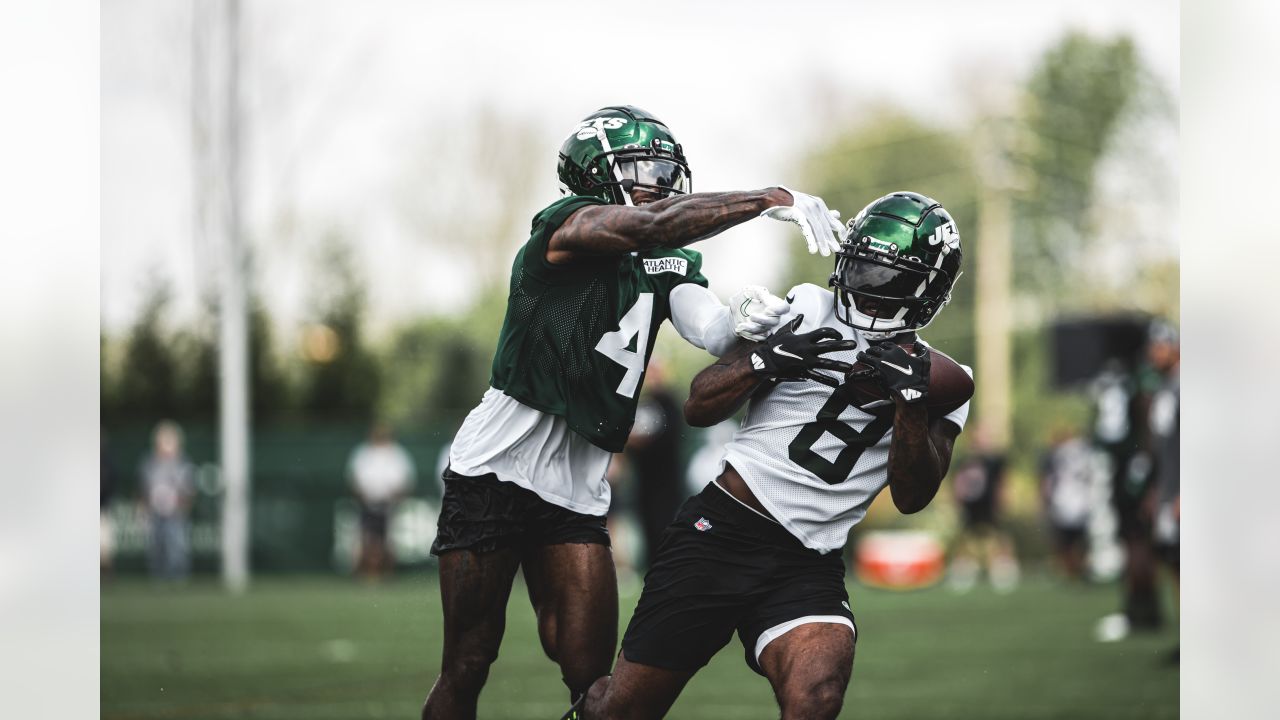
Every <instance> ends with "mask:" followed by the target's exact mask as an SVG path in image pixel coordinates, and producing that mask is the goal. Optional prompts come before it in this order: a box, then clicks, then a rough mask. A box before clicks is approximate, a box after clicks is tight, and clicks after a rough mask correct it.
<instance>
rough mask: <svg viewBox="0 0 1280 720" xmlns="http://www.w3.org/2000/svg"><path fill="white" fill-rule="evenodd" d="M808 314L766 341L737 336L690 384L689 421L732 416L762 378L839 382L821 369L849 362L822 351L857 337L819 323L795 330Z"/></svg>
mask: <svg viewBox="0 0 1280 720" xmlns="http://www.w3.org/2000/svg"><path fill="white" fill-rule="evenodd" d="M802 322H804V315H797V316H796V317H795V318H794V319H793V320H792V321H791V322H789V323H787V324H786V325H783V326H782V327H781V328H779V329H778V330H777V331H776V332H774V333H773V334H771V335H769V336H768V337H767V338H765V340H764V342H759V343H756V342H745V341H742V342H739V343H738V344H737V345H736V346H734V347H733V348H732V349H730V350H729V351H728V352H727V353H725V355H724V356H723V357H721V358H720V360H719V361H718V362H717V363H716V364H714V365H711V366H710V367H707V368H704V369H703V370H702V372H700V373H698V374H697V375H696V376H695V377H694V378H693V383H692V384H691V385H690V386H689V399H688V401H686V402H685V405H684V418H685V421H686V422H688V423H689V424H690V425H693V426H694V427H709V426H711V425H714V424H716V423H718V422H720V421H722V420H726V419H728V418H729V417H730V416H732V415H733V414H734V413H735V412H737V411H738V408H741V407H742V403H744V402H746V400H747V398H748V397H750V396H751V394H752V393H753V392H755V391H756V390H757V389H758V388H759V387H760V386H761V384H762V383H769V384H775V383H779V382H794V381H804V380H814V381H817V382H820V383H823V384H826V385H830V386H832V387H835V386H837V385H838V384H839V381H838V380H836V379H835V378H834V377H832V376H831V375H828V374H824V373H823V372H820V371H822V370H831V371H834V372H837V373H841V374H848V373H849V371H850V370H852V369H853V368H852V366H851V365H849V363H846V362H841V361H839V360H833V359H831V358H827V357H823V356H824V355H826V354H827V353H831V352H837V351H842V350H852V349H854V348H856V347H857V346H858V343H857V341H856V340H846V339H843V338H841V337H840V333H839V332H838V331H836V330H833V329H832V328H818V329H817V330H811V331H809V332H807V333H800V334H796V329H797V328H799V327H800V323H802Z"/></svg>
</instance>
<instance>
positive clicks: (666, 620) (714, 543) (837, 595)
mask: <svg viewBox="0 0 1280 720" xmlns="http://www.w3.org/2000/svg"><path fill="white" fill-rule="evenodd" d="M806 622H838V623H842V624H843V623H847V624H848V625H849V626H850V628H853V629H854V637H855V638H856V637H857V630H856V626H855V625H854V620H853V613H852V612H851V611H850V609H849V595H848V593H847V592H846V591H845V585H844V562H843V561H842V559H841V557H840V553H838V552H832V553H828V554H826V555H822V554H819V553H818V552H817V551H816V550H810V549H809V548H806V547H805V546H804V545H802V544H801V543H800V541H799V540H797V539H796V538H795V536H793V535H792V534H791V533H789V532H787V531H786V529H784V528H783V527H782V526H781V525H779V524H778V523H776V522H774V521H772V520H770V519H768V518H766V517H764V516H763V515H760V514H759V513H757V512H755V511H754V510H752V509H750V508H748V507H747V506H745V505H743V504H742V503H740V502H739V501H738V500H736V499H734V498H733V497H731V496H730V495H729V494H728V493H727V492H726V491H724V490H723V489H722V488H720V487H719V486H717V485H716V484H715V483H710V484H708V485H707V487H706V488H705V489H704V490H703V491H702V492H701V493H700V494H698V495H695V496H693V497H691V498H689V499H688V500H687V501H686V502H685V504H684V506H683V507H681V508H680V512H679V513H678V514H677V515H676V519H675V521H674V522H673V523H672V524H671V525H670V526H668V527H667V530H666V532H665V533H663V535H662V542H661V543H660V544H659V545H658V553H657V556H656V557H655V558H654V561H653V564H652V566H651V567H650V569H649V572H648V574H647V575H645V578H644V592H643V593H642V594H641V595H640V602H639V604H637V606H636V612H635V614H634V615H632V617H631V623H630V624H629V625H627V632H626V634H625V635H624V636H623V638H622V654H623V656H624V657H625V658H626V659H627V660H628V661H630V662H635V663H641V664H644V665H652V666H654V667H660V668H666V669H669V670H697V669H699V668H701V667H702V666H703V665H706V664H707V662H709V661H710V660H711V657H712V656H713V655H715V654H716V652H718V651H719V650H720V649H721V648H723V647H724V646H725V645H726V644H728V642H729V639H730V637H731V636H732V635H733V632H734V631H735V630H736V631H737V633H738V639H739V640H741V641H742V648H743V651H744V652H745V653H746V660H747V665H749V666H750V667H751V669H752V670H754V671H756V672H757V673H760V674H761V675H763V674H764V673H763V672H762V671H761V669H760V665H759V659H760V651H762V650H763V649H764V647H765V646H766V645H767V644H768V643H769V642H771V641H773V640H774V639H776V638H778V637H780V636H781V635H782V634H784V633H785V632H787V631H788V630H790V629H792V628H793V627H795V626H798V625H801V624H804V623H806Z"/></svg>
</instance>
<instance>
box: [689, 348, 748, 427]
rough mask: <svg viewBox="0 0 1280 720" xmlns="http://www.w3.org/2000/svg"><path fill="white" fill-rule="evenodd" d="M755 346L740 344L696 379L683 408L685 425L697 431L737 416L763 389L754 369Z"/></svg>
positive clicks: (690, 386) (691, 385) (690, 387)
mask: <svg viewBox="0 0 1280 720" xmlns="http://www.w3.org/2000/svg"><path fill="white" fill-rule="evenodd" d="M754 345H755V343H748V342H745V341H744V342H741V343H740V344H739V345H737V346H735V347H734V349H733V350H731V351H730V352H729V353H727V354H726V355H725V357H723V358H721V359H720V361H719V362H717V363H716V364H714V365H711V366H709V367H707V368H704V369H703V370H702V372H700V373H698V374H697V375H696V376H695V377H694V378H693V382H692V383H691V384H690V385H689V399H688V400H687V401H686V402H685V404H684V419H685V422H687V423H689V424H690V425H692V426H694V427H710V426H712V425H715V424H716V423H718V422H721V421H723V420H727V419H729V418H730V417H732V416H733V414H734V413H736V412H738V409H739V408H741V407H742V404H743V403H745V402H746V401H747V398H749V397H751V394H752V393H753V392H755V391H756V389H757V388H759V387H760V382H761V381H760V377H759V376H758V375H756V373H755V371H754V369H753V368H752V367H751V359H750V351H751V348H752V347H753V346H754Z"/></svg>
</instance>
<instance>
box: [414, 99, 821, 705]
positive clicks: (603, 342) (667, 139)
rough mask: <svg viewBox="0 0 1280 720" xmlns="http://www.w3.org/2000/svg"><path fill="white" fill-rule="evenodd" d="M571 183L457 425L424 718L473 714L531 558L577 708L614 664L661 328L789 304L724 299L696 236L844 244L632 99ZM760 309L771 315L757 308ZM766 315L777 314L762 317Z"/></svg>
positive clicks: (542, 628) (532, 587)
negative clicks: (621, 568) (617, 477)
mask: <svg viewBox="0 0 1280 720" xmlns="http://www.w3.org/2000/svg"><path fill="white" fill-rule="evenodd" d="M558 175H559V178H560V181H561V183H562V184H563V191H564V194H565V197H563V198H561V199H560V200H557V201H556V202H554V203H552V204H551V205H550V206H548V207H547V208H546V209H544V210H542V211H541V212H539V213H538V214H537V215H536V216H535V217H534V219H533V223H532V229H531V233H530V236H529V240H528V241H527V242H526V243H525V245H524V246H523V247H522V248H521V250H520V251H519V252H518V253H517V254H516V257H515V260H514V262H513V263H512V266H511V282H510V286H509V288H510V290H509V296H508V302H507V312H506V318H505V320H504V323H503V327H502V331H501V334H500V336H499V339H498V348H497V351H496V353H495V355H494V360H493V374H492V377H491V383H490V384H491V387H490V389H489V390H488V391H486V392H485V394H484V397H483V399H482V400H481V403H480V405H479V406H477V407H476V408H475V409H474V410H472V411H471V413H470V414H468V415H467V418H466V420H464V421H463V424H462V427H461V429H460V430H459V431H458V434H457V435H456V436H455V438H454V441H453V445H452V447H451V450H450V454H449V468H448V469H446V470H445V473H444V480H445V492H444V497H443V499H442V502H441V512H440V520H439V525H438V529H437V533H436V540H435V543H434V544H433V546H432V552H433V553H434V554H436V555H437V556H438V557H439V560H440V594H441V599H442V606H443V611H444V647H443V652H442V654H443V657H442V661H441V672H440V676H439V679H438V680H437V681H436V683H435V685H434V687H433V688H432V689H431V693H430V694H429V695H428V697H427V700H426V703H425V704H424V706H423V710H422V717H423V718H424V720H425V719H428V718H448V720H459V719H462V718H472V717H475V714H476V705H477V701H478V699H479V696H480V691H481V689H482V688H483V687H484V683H485V680H486V679H487V677H488V674H489V666H490V665H491V664H492V663H493V661H494V660H495V659H496V658H497V655H498V648H499V646H500V644H501V641H502V635H503V629H504V625H505V619H506V605H507V599H508V597H509V595H510V592H511V586H512V581H513V579H514V577H515V574H516V571H517V570H518V569H523V573H524V578H525V583H526V585H527V587H528V591H529V599H530V601H531V603H532V605H533V608H534V613H535V615H536V616H537V620H538V633H539V639H540V640H541V643H542V647H543V650H544V651H545V652H546V654H547V655H548V657H550V658H551V659H552V660H553V661H555V662H556V663H557V664H559V666H560V670H561V677H562V679H563V681H564V684H565V685H566V687H567V688H568V690H569V694H570V703H571V704H574V705H576V704H577V703H578V702H579V700H580V699H581V698H582V697H583V696H584V695H585V693H586V690H587V688H588V687H590V686H591V683H592V682H593V681H594V680H595V679H596V678H598V677H601V676H602V675H604V674H605V673H607V672H608V671H609V664H610V660H611V658H612V656H613V650H614V646H615V644H616V642H617V623H618V599H617V598H618V596H617V580H616V577H615V571H614V565H613V559H612V556H611V555H610V552H609V543H610V540H609V535H608V531H607V530H606V526H605V514H606V513H607V511H608V509H609V501H610V490H609V484H608V483H607V482H606V481H605V477H604V476H605V471H606V468H607V467H608V465H609V461H610V458H611V457H612V454H613V453H616V452H619V451H621V450H622V449H623V447H624V445H625V443H626V438H627V435H628V433H629V432H630V430H631V427H632V425H633V423H634V421H635V413H636V405H637V402H638V393H639V391H640V389H641V385H642V384H643V382H644V375H645V367H646V365H647V363H648V361H649V357H650V355H651V353H652V350H653V345H654V341H655V339H656V337H657V333H658V329H659V327H660V326H661V325H662V323H663V322H664V321H666V320H667V319H670V320H671V321H672V325H674V326H675V328H676V330H677V332H679V333H680V335H681V336H682V337H684V338H685V339H686V340H688V341H689V342H690V343H692V344H694V345H695V346H697V347H699V348H704V349H706V350H708V351H709V352H711V353H712V354H713V355H716V356H719V355H721V354H723V353H724V352H725V351H726V350H728V349H729V348H730V347H732V344H733V343H734V341H735V340H736V339H737V333H744V334H745V335H749V336H754V337H760V336H761V334H762V333H764V332H766V331H767V330H768V329H769V327H771V326H772V324H774V323H776V322H777V317H778V315H779V314H780V313H781V312H782V311H783V310H785V306H786V304H785V303H782V302H781V301H780V300H777V299H776V298H758V297H757V298H752V297H749V296H748V295H747V294H743V293H740V294H739V295H736V296H735V297H734V299H733V301H731V303H730V306H729V307H726V306H725V305H723V304H722V303H721V302H720V300H719V299H718V298H717V297H716V296H715V295H714V294H713V293H711V291H710V290H709V289H707V285H708V281H707V279H706V278H705V277H704V276H703V274H702V272H701V266H702V256H701V255H700V254H699V253H697V252H694V251H692V250H686V249H684V248H685V246H687V245H689V244H691V243H693V242H696V241H699V240H704V239H706V238H709V237H712V236H714V235H717V234H719V233H720V232H722V231H724V230H727V229H729V228H731V227H734V226H735V225H739V224H741V223H744V222H746V221H748V220H751V219H753V218H756V217H761V216H763V217H769V218H772V219H775V220H781V221H787V222H794V223H796V224H798V225H799V226H800V230H801V233H802V234H803V236H804V237H805V240H806V241H807V243H808V245H809V248H810V250H812V251H813V252H822V253H823V254H829V253H831V252H833V251H835V250H836V249H838V248H839V241H838V239H837V237H836V235H837V234H838V233H839V231H840V223H839V222H838V221H837V220H835V219H834V218H833V217H832V215H831V212H830V211H829V210H828V209H827V206H826V204H825V203H823V202H822V200H820V199H818V198H815V197H812V196H808V195H804V194H802V193H795V192H791V191H788V190H786V189H785V188H781V187H775V188H769V189H765V190H756V191H746V192H722V193H691V192H690V190H691V185H690V170H689V165H688V163H687V162H686V160H685V154H684V148H683V147H682V146H681V145H680V144H679V143H678V142H677V141H676V139H675V136H674V135H673V134H672V133H671V131H670V130H669V129H668V128H667V126H666V124H665V123H663V122H662V121H661V120H659V119H658V118H656V117H655V116H653V115H652V114H651V113H648V112H646V111H644V110H641V109H640V108H636V107H634V106H630V105H627V106H611V107H606V108H602V109H601V110H599V111H597V112H594V113H592V114H591V115H589V116H588V117H587V118H586V119H584V120H583V121H582V122H580V123H578V124H577V126H576V127H574V128H573V130H572V131H571V132H570V133H569V136H568V137H567V138H566V139H565V140H564V142H563V143H562V145H561V148H560V162H559V166H558ZM757 309H759V311H760V312H764V313H765V314H766V315H767V317H765V315H759V316H757V317H755V318H753V317H752V316H753V314H755V313H756V312H757ZM762 323H763V324H762Z"/></svg>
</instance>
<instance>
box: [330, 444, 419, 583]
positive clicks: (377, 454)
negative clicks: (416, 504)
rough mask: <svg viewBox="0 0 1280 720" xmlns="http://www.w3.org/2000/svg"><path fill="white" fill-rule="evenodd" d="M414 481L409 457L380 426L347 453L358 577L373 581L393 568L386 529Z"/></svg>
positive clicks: (387, 573) (388, 573)
mask: <svg viewBox="0 0 1280 720" xmlns="http://www.w3.org/2000/svg"><path fill="white" fill-rule="evenodd" d="M416 478H417V470H416V469H415V468H414V465H413V458H411V457H409V453H407V452H405V449H404V448H403V447H401V446H400V444H399V443H397V442H396V441H395V439H394V438H393V437H392V435H391V428H389V427H387V426H386V425H384V424H382V423H378V424H376V425H374V426H373V429H372V430H370V432H369V439H368V441H367V442H364V443H361V444H360V445H358V446H356V449H355V450H353V451H352V452H351V458H350V459H349V460H348V461H347V481H348V482H349V483H351V489H352V491H353V492H354V493H355V496H356V500H357V501H358V502H359V503H360V554H359V557H358V558H357V560H356V573H357V574H358V575H361V576H363V577H365V578H366V579H369V580H376V579H379V578H382V577H386V576H388V575H390V574H391V573H392V571H393V570H394V569H395V557H394V556H393V555H392V553H391V548H390V546H389V544H388V542H387V528H388V526H389V525H390V522H391V517H392V514H393V513H394V512H395V508H396V505H397V504H398V503H399V502H400V500H402V499H403V498H404V497H405V496H406V495H408V494H409V493H410V492H411V491H412V490H413V485H414V482H415V481H416Z"/></svg>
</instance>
